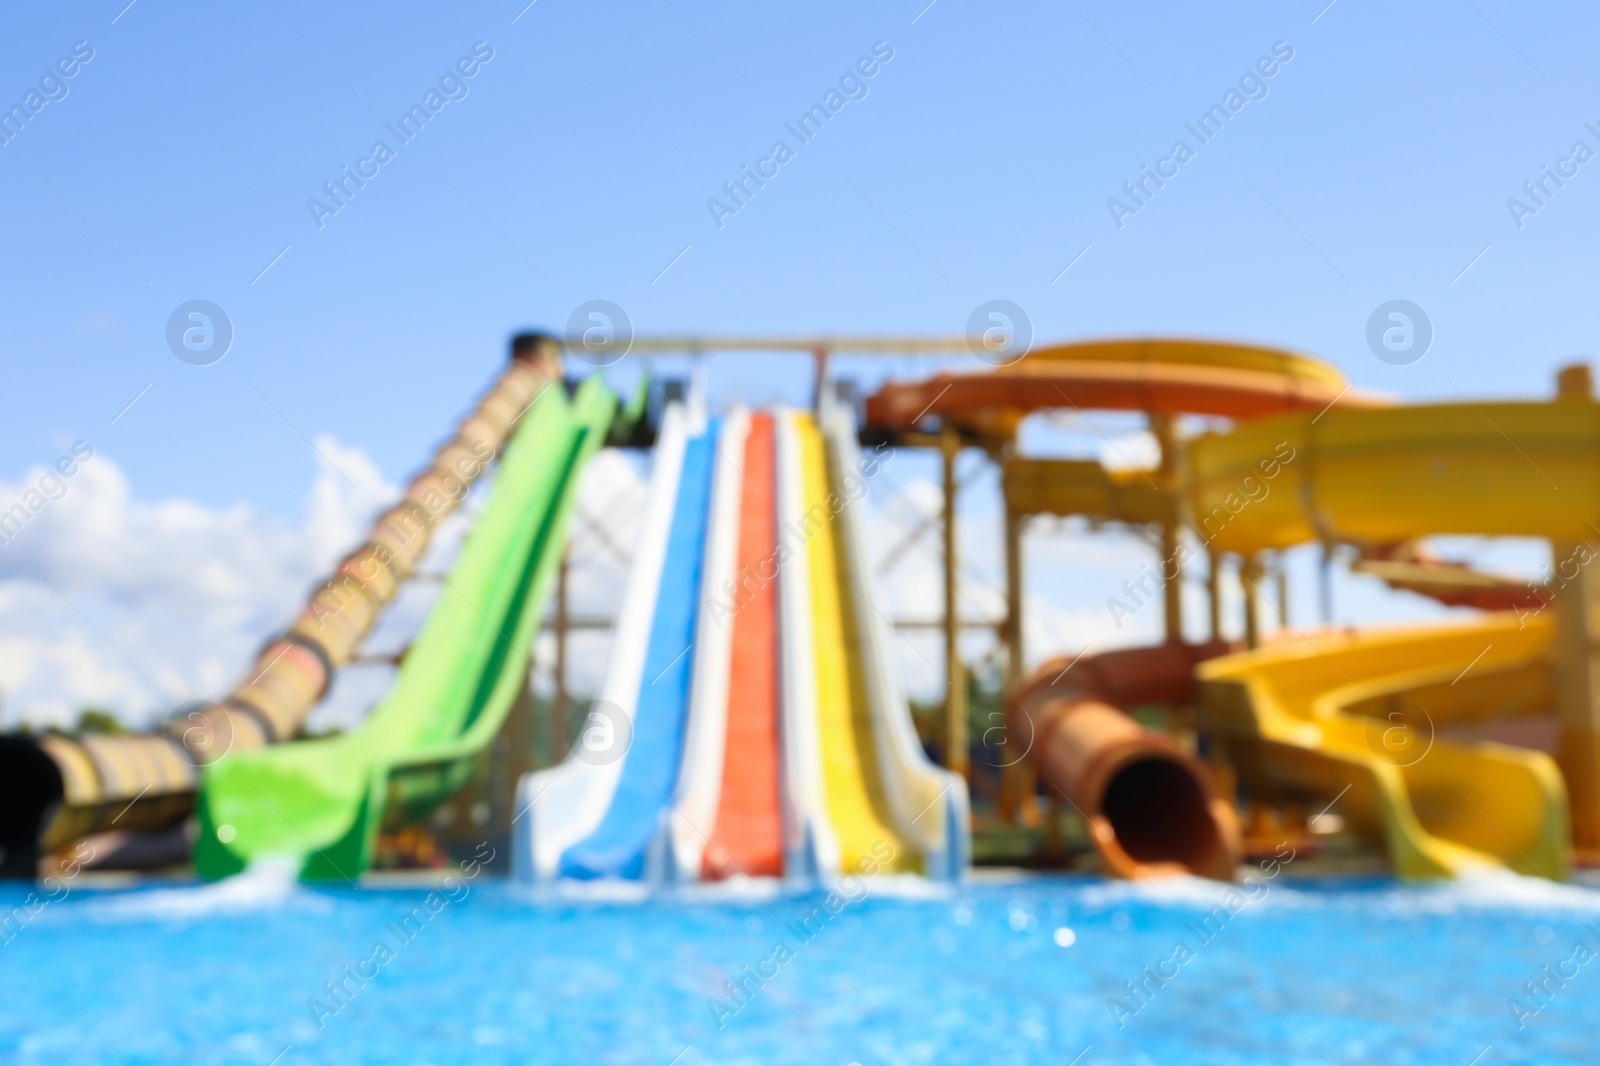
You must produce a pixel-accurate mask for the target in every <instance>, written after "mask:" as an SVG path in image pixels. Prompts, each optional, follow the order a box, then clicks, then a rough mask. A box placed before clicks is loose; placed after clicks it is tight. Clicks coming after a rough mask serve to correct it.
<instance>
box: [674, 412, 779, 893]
mask: <svg viewBox="0 0 1600 1066" xmlns="http://www.w3.org/2000/svg"><path fill="white" fill-rule="evenodd" d="M717 450H718V452H719V459H718V463H717V470H716V474H715V476H714V477H713V479H712V489H711V517H710V529H709V531H708V533H707V536H706V552H705V576H704V578H703V587H704V594H703V596H702V597H701V602H700V617H699V620H698V622H697V633H698V635H697V638H696V641H695V649H694V676H693V680H692V682H691V687H690V695H689V719H688V725H687V729H686V731H685V736H684V745H683V748H684V750H683V764H682V767H681V769H680V771H679V774H678V785H677V789H676V791H675V794H674V796H673V800H672V804H671V805H670V807H669V808H668V809H667V810H666V811H665V812H663V824H662V830H661V837H660V846H661V847H662V848H663V850H664V853H665V860H666V861H665V862H664V863H663V865H662V870H663V876H664V877H665V878H667V879H669V880H673V881H680V882H688V881H696V880H702V879H703V880H722V879H725V878H728V877H732V876H739V877H743V878H750V877H777V876H780V875H782V873H783V823H782V818H781V815H780V808H779V799H778V795H779V785H780V778H779V774H778V702H777V695H778V689H777V685H778V679H777V659H776V652H777V631H776V618H775V608H776V590H775V588H774V587H773V578H775V577H776V573H775V572H774V571H772V570H771V568H772V567H774V566H776V559H775V554H774V547H775V540H774V532H775V530H774V524H775V518H774V514H773V500H772V478H773V470H772V466H773V464H772V417H771V416H770V415H767V414H757V415H755V416H751V415H749V414H747V413H746V412H744V411H742V410H735V411H733V412H731V413H730V414H729V415H728V416H727V417H726V418H725V419H724V420H723V429H722V435H721V437H720V439H719V440H718V442H717ZM764 567H765V568H766V573H765V576H763V568H764Z"/></svg>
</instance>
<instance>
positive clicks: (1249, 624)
mask: <svg viewBox="0 0 1600 1066" xmlns="http://www.w3.org/2000/svg"><path fill="white" fill-rule="evenodd" d="M1239 584H1240V585H1241V586H1243V588H1242V591H1243V592H1244V644H1245V647H1247V648H1259V647H1261V604H1260V599H1261V597H1260V596H1259V595H1258V591H1257V590H1259V589H1260V587H1261V557H1260V556H1258V555H1256V554H1255V553H1254V552H1252V553H1251V554H1249V555H1246V556H1245V557H1244V558H1243V559H1241V560H1240V561H1239Z"/></svg>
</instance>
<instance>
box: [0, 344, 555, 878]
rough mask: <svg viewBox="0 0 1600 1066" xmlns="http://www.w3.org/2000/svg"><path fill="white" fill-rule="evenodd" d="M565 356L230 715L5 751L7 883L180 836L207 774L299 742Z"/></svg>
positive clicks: (452, 444) (472, 445)
mask: <svg viewBox="0 0 1600 1066" xmlns="http://www.w3.org/2000/svg"><path fill="white" fill-rule="evenodd" d="M558 353H559V347H554V346H553V342H551V341H549V340H548V339H547V338H543V337H540V336H537V335H533V334H525V335H522V336H519V337H517V338H515V339H514V340H513V342H512V358H511V362H510V365H509V366H508V367H507V368H506V370H505V372H504V373H502V374H501V375H500V377H499V378H498V379H496V381H495V382H494V384H493V385H492V386H491V387H490V388H489V389H488V391H486V392H485V393H484V394H483V396H482V397H481V398H480V399H479V400H478V402H477V404H476V405H475V406H474V407H473V409H472V411H471V412H470V413H469V414H468V415H467V416H466V417H465V418H464V419H462V421H461V423H460V424H459V425H458V426H457V427H456V431H455V433H454V435H453V436H452V437H451V438H450V439H449V440H447V441H446V442H445V443H444V444H443V445H441V446H440V447H439V449H438V450H437V452H436V453H435V454H434V457H433V459H432V461H431V462H430V464H429V465H428V466H427V467H426V468H425V469H424V470H423V471H422V472H421V473H419V474H418V475H417V476H416V477H415V478H413V479H412V481H411V483H410V484H409V485H408V486H407V488H406V491H405V495H404V498H403V499H402V500H401V501H400V502H399V503H398V504H396V505H395V506H393V507H391V508H389V509H388V510H387V511H385V512H383V513H382V514H381V515H379V516H378V518H377V519H376V521H375V522H374V523H373V526H372V529H371V531H370V532H369V533H368V534H367V539H366V542H365V543H364V544H362V545H361V546H360V547H359V548H357V549H356V550H355V551H354V552H352V553H351V554H350V555H348V556H346V557H345V558H344V559H343V560H341V561H340V563H339V565H338V567H337V569H336V570H335V571H334V573H333V574H332V576H330V577H329V578H328V580H327V581H325V582H323V583H322V584H321V585H319V586H318V587H317V588H316V589H315V590H314V591H313V593H312V594H311V596H310V598H309V600H308V601H307V603H306V606H305V608H304V610H302V611H301V613H300V615H299V617H297V618H296V619H295V621H294V623H293V624H292V625H291V626H290V627H289V629H287V630H286V631H284V632H283V633H281V634H279V635H278V636H277V637H275V638H273V639H272V640H269V641H267V642H266V643H265V644H264V645H263V646H262V649H261V651H260V653H259V654H258V655H257V656H256V659H255V662H254V664H253V665H252V666H251V667H250V670H249V671H248V672H247V673H246V674H245V675H244V676H243V677H242V678H240V680H239V683H238V684H237V685H236V686H235V687H234V689H233V691H232V692H231V693H230V694H229V695H228V696H227V697H226V698H224V699H223V700H222V701H220V702H208V703H204V704H199V705H195V704H190V705H187V708H188V709H186V710H185V711H184V712H181V713H180V715H178V716H176V717H175V718H174V720H173V721H172V722H171V723H170V729H169V730H168V731H167V732H165V733H158V734H154V735H129V736H114V737H112V736H95V737H76V738H74V737H67V736H59V735H49V736H45V737H42V738H40V739H39V740H38V741H37V743H35V742H32V741H21V740H17V739H14V738H0V853H3V855H0V876H10V875H13V874H15V875H16V876H24V877H32V876H33V873H34V867H35V865H36V859H37V856H38V854H39V853H40V852H41V851H42V852H50V851H55V850H59V849H62V848H64V847H66V846H67V845H69V844H70V843H71V842H72V841H73V840H76V839H78V838H79V837H82V836H84V835H86V834H90V833H94V832H100V831H104V830H106V829H108V828H110V827H111V826H112V825H115V826H116V828H118V829H121V830H127V829H132V830H162V829H166V828H168V827H172V826H176V825H179V824H181V823H182V821H183V820H184V819H185V818H187V817H188V816H189V814H190V812H191V811H192V810H193V807H194V792H195V789H196V787H197V786H198V784H199V780H200V772H199V766H200V765H202V764H204V763H207V762H210V761H212V760H213V759H216V758H217V757H219V756H220V755H222V754H225V753H227V752H231V751H242V750H246V749H252V748H258V747H262V746H264V745H266V744H274V743H278V742H280V741H283V740H287V739H288V738H289V737H291V736H293V735H294V732H295V730H296V728H297V727H298V726H299V724H300V722H301V721H302V720H303V719H304V717H305V715H306V714H307V713H308V712H309V711H310V709H311V708H312V707H313V706H314V705H315V704H316V702H317V701H318V700H319V699H320V698H321V697H322V694H323V693H324V692H325V691H327V688H328V685H329V684H330V682H331V678H332V674H333V671H334V670H335V669H337V668H338V667H340V666H342V665H344V664H345V663H346V662H348V661H349V659H350V657H351V656H352V655H353V654H354V653H355V651H356V648H357V647H358V646H359V644H360V642H361V640H362V638H363V637H364V636H365V635H366V634H367V632H368V631H369V630H370V629H371V627H372V625H373V623H374V622H375V621H376V619H377V618H378V616H379V615H380V614H381V613H382V611H383V609H384V608H385V606H386V605H387V604H388V603H389V601H390V600H392V599H393V597H394V595H395V593H396V590H397V588H398V586H399V584H400V582H402V581H404V580H405V579H406V577H408V576H409V575H410V573H411V572H412V570H413V569H414V568H415V566H416V563H417V560H418V559H420V558H421V556H422V554H423V552H424V551H425V550H426V549H427V547H428V544H429V541H430V539H431V536H432V532H433V530H434V528H435V527H436V526H437V525H438V523H439V521H440V520H441V519H442V518H443V517H444V516H445V515H447V514H449V513H450V512H451V511H452V510H453V509H454V508H455V506H456V505H457V504H458V503H459V502H460V501H461V499H462V498H463V497H464V496H465V495H466V493H467V490H468V489H469V488H470V487H471V485H472V483H473V482H474V481H475V480H476V479H477V478H478V477H479V476H481V474H482V473H483V471H484V470H485V469H487V468H488V465H489V464H488V460H490V459H492V458H493V457H494V455H495V454H496V453H497V452H499V450H500V448H501V446H502V445H503V443H504V442H505V439H506V437H507V435H508V434H509V433H510V431H511V428H512V426H513V425H514V424H515V423H516V421H517V419H518V418H519V417H520V415H521V414H522V412H523V411H524V409H526V407H527V405H528V403H529V401H531V400H532V399H533V398H534V396H535V395H537V394H538V393H539V391H540V390H542V389H544V388H546V387H548V386H549V385H550V384H551V383H552V382H554V381H556V380H557V379H558V378H559V376H560V367H559V363H558V362H557V356H558Z"/></svg>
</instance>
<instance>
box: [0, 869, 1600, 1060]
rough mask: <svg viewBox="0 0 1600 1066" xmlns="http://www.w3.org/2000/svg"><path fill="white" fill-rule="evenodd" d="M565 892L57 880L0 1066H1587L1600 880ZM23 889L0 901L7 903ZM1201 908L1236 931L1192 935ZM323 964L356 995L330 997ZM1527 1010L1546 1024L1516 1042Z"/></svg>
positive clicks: (18, 975)
mask: <svg viewBox="0 0 1600 1066" xmlns="http://www.w3.org/2000/svg"><path fill="white" fill-rule="evenodd" d="M570 891H578V892H581V893H582V895H577V896H574V895H571V894H568V895H553V896H544V897H541V898H532V897H529V896H527V895H525V894H523V893H522V892H520V891H519V890H518V889H515V888H513V887H511V886H509V885H506V884H504V883H502V882H491V881H490V880H489V879H488V878H487V877H486V876H484V877H479V878H478V879H477V880H475V881H472V882H470V883H464V882H453V883H452V885H451V887H450V889H449V892H448V895H447V894H446V893H445V890H440V894H439V895H437V896H436V897H435V898H434V900H433V901H432V902H433V910H432V912H431V913H430V911H429V902H428V899H427V896H428V890H427V889H424V888H412V887H407V888H362V889H360V890H353V889H350V888H343V889H340V890H332V889H326V890H325V889H311V888H305V887H297V886H293V885H289V884H286V883H283V882H281V881H279V880H277V879H274V878H270V877H264V876H263V877H257V876H256V875H254V874H252V875H250V876H249V877H247V878H242V879H236V880H235V881H233V882H229V883H225V884H222V885H214V886H167V887H159V886H157V887H144V888H138V889H132V890H124V891H108V890H89V889H87V888H84V887H75V888H73V890H72V891H71V894H70V895H68V896H67V897H66V898H64V899H62V900H60V901H59V902H55V903H50V904H48V905H47V906H45V907H44V908H43V909H42V910H39V911H38V912H37V914H35V915H34V916H33V917H32V919H31V921H28V922H27V924H26V925H25V926H23V927H21V928H15V927H13V928H10V929H8V930H7V932H6V933H5V934H4V936H0V941H4V942H0V989H3V990H4V995H0V1061H3V1062H6V1063H51V1064H55V1063H83V1064H101V1063H104V1064H108V1066H118V1064H124V1063H132V1064H137V1066H144V1064H147V1063H175V1062H185V1063H261V1064H267V1063H271V1062H273V1061H274V1058H275V1057H277V1056H280V1055H281V1058H278V1062H280V1063H281V1064H282V1066H296V1064H308V1063H329V1064H332V1063H338V1064H350V1063H408V1064H411V1063H437V1064H441V1066H443V1064H458V1063H485V1064H516V1063H521V1062H525V1061H526V1062H535V1063H547V1062H561V1063H567V1062H573V1063H647V1064H650V1063H653V1064H658V1066H669V1064H671V1063H673V1062H674V1061H675V1057H676V1062H677V1063H679V1064H681V1066H690V1064H695V1063H751V1064H758V1063H759V1064H767V1063H837V1064H839V1066H845V1064H848V1063H859V1064H862V1066H871V1064H877V1063H914V1064H920V1063H924V1062H926V1063H937V1064H945V1063H1055V1064H1068V1063H1072V1062H1074V1061H1075V1057H1076V1056H1080V1055H1081V1058H1077V1059H1076V1061H1077V1062H1079V1063H1081V1064H1082V1066H1091V1064H1095V1063H1119V1064H1120V1063H1156V1064H1163V1066H1165V1064H1169V1063H1197V1064H1204V1063H1216V1064H1223V1063H1228V1064H1232V1063H1305V1064H1311V1066H1326V1064H1329V1063H1333V1064H1344V1063H1451V1064H1457V1066H1467V1064H1468V1063H1471V1062H1473V1061H1474V1057H1475V1056H1480V1055H1481V1056H1482V1057H1481V1058H1480V1059H1478V1060H1477V1061H1478V1062H1479V1063H1481V1064H1482V1066H1491V1064H1501V1063H1508V1062H1522V1063H1580V1062H1586V1063H1593V1062H1595V1061H1597V1060H1600V1049H1597V1043H1600V1031H1597V1030H1600V960H1596V961H1593V962H1589V961H1583V962H1580V961H1575V953H1574V951H1573V945H1574V944H1575V942H1577V941H1579V940H1580V939H1581V940H1584V941H1586V942H1587V944H1589V945H1590V946H1592V947H1593V948H1595V949H1596V950H1600V934H1597V933H1595V932H1593V931H1591V930H1590V929H1589V928H1587V927H1586V923H1589V922H1593V923H1594V924H1595V926H1596V928H1600V891H1596V890H1594V889H1586V888H1580V887H1574V886H1555V885H1548V884H1544V883H1536V882H1529V881H1521V880H1511V881H1497V882H1488V883H1480V884H1476V885H1470V886H1451V887H1445V888H1414V887H1401V886H1397V885H1394V884H1391V883H1387V882H1373V881H1368V882H1360V883H1351V882H1340V883H1338V884H1329V883H1315V884H1306V883H1292V882H1290V881H1289V880H1288V879H1287V878H1286V877H1280V878H1279V879H1278V880H1276V881H1274V882H1272V883H1270V885H1268V886H1267V887H1266V889H1265V890H1264V891H1263V890H1257V891H1256V895H1257V898H1256V899H1254V900H1251V901H1247V902H1246V903H1244V905H1243V906H1242V908H1240V909H1238V912H1237V913H1236V914H1230V913H1229V911H1228V907H1227V903H1228V902H1229V901H1227V900H1225V899H1224V896H1223V892H1224V889H1223V888H1222V887H1221V886H1216V885H1211V884H1204V883H1199V882H1178V883H1170V884H1165V885H1162V886H1154V887H1152V886H1135V885H1126V884H1107V883H1104V882H1098V881H1094V880H1089V879H1082V878H1065V877H1052V878H1030V879H1025V880H1024V879H1014V880H992V879H986V880H980V881H978V882H975V883H970V884H966V885H962V886H958V887H953V888H948V889H940V888H935V887H931V886H927V885H922V884H918V883H915V882H907V881H890V880H889V879H888V878H887V877H886V876H885V877H880V878H878V879H877V881H876V882H872V883H864V884H863V885H862V886H861V891H862V892H864V893H865V896H864V897H863V898H860V899H859V900H857V901H855V902H850V903H848V904H846V905H843V906H842V909H841V910H840V911H839V913H838V914H837V915H832V916H829V917H827V918H826V919H824V918H822V917H818V916H817V915H816V910H817V908H818V906H819V905H821V904H822V897H821V896H819V895H815V894H811V895H804V896H797V895H781V894H778V893H776V891H773V892H762V891H759V890H757V891H752V890H750V889H748V888H747V889H745V890H743V892H742V895H739V896H729V895H726V894H723V895H721V896H715V895H704V894H700V895H689V896H680V897H676V898H671V899H661V898H657V899H655V900H650V901H644V900H641V899H637V898H632V897H629V896H626V895H622V894H621V892H622V891H623V890H619V889H615V888H611V887H608V886H606V885H604V884H594V885H585V886H582V887H581V888H580V889H575V890H570ZM724 891H725V892H726V891H731V890H724ZM450 897H454V898H453V899H452V898H450ZM22 901H23V890H21V889H19V888H17V887H16V886H7V887H4V888H0V902H3V904H4V909H3V910H0V914H4V913H10V911H11V908H13V907H16V906H17V905H19V904H20V903H21V902H22ZM835 902H838V901H835ZM1232 902H1233V903H1235V904H1237V903H1238V898H1237V897H1235V898H1234V899H1233V900H1232ZM1219 906H1220V907H1222V911H1221V913H1222V914H1223V915H1225V916H1226V920H1224V919H1220V918H1215V917H1213V918H1212V919H1211V923H1212V924H1211V926H1210V927H1209V928H1208V929H1207V935H1206V936H1204V937H1203V936H1201V935H1200V934H1198V933H1197V932H1196V926H1197V925H1198V924H1199V923H1201V922H1202V921H1203V920H1204V919H1205V918H1206V916H1207V915H1210V914H1212V912H1213V911H1214V910H1215V909H1216V908H1217V907H1219ZM808 914H809V915H811V916H812V917H811V918H810V920H809V923H808V924H807V925H806V926H805V927H804V928H799V927H798V926H797V924H796V923H798V922H799V921H800V920H801V919H802V918H803V917H804V916H806V915H808ZM408 915H409V916H411V917H410V919H409V920H410V928H409V929H407V930H405V931H404V932H397V929H399V928H400V926H401V925H402V924H403V923H404V922H405V921H406V920H407V916H408ZM797 929H798V931H797ZM1066 930H1070V933H1069V932H1065V931H1066ZM6 937H9V939H6ZM1208 940H1209V942H1207V941H1208ZM1179 941H1183V942H1184V943H1186V944H1187V945H1188V947H1189V952H1187V953H1185V952H1176V953H1175V945H1176V944H1177V942H1179ZM379 942H382V943H384V944H385V945H387V947H386V948H385V949H384V951H382V952H376V951H375V950H374V949H375V946H376V944H378V943H379ZM780 943H781V944H783V945H785V949H784V950H781V951H780V950H777V945H778V944H780ZM1577 954H1579V955H1582V954H1584V953H1582V952H1579V953H1577ZM1186 955H1187V956H1188V957H1183V956H1186ZM1180 959H1181V961H1180ZM1546 965H1548V966H1550V967H1551V968H1552V971H1555V970H1557V969H1558V968H1559V969H1561V970H1564V971H1565V972H1566V973H1567V974H1568V975H1569V976H1567V977H1566V978H1564V979H1563V980H1564V981H1565V983H1564V985H1560V986H1558V985H1557V984H1556V983H1555V982H1554V981H1549V980H1547V981H1546V984H1547V987H1548V988H1549V989H1551V994H1550V995H1549V996H1548V997H1547V998H1546V1000H1545V1001H1544V1002H1543V1003H1541V1002H1539V1001H1538V1000H1534V999H1531V998H1528V997H1527V996H1526V993H1525V990H1524V988H1523V982H1524V981H1529V980H1541V979H1544V975H1543V972H1542V970H1541V967H1544V966H1546ZM346 966H348V967H350V968H351V969H352V970H356V971H360V972H364V973H366V974H367V976H366V977H365V978H364V980H365V984H364V986H359V985H357V984H356V983H355V981H354V980H353V979H347V978H345V973H346V972H347V971H345V970H344V969H343V967H346ZM746 966H748V967H750V968H751V970H752V971H755V970H760V971H762V972H764V973H766V974H767V975H769V979H768V980H766V982H765V984H764V985H762V986H757V985H756V983H755V979H753V978H746V979H745V983H746V987H747V988H750V989H753V990H754V994H753V995H752V996H750V997H748V1000H747V1002H744V1003H742V1004H741V1003H740V1002H738V1001H736V1000H733V999H729V998H727V996H726V989H725V987H724V981H727V980H730V979H738V978H742V977H744V974H745V971H744V969H743V968H744V967H746ZM1145 966H1151V967H1152V968H1153V969H1154V968H1159V969H1160V970H1161V971H1162V972H1164V973H1166V974H1169V975H1175V976H1170V977H1165V978H1162V980H1165V985H1164V986H1158V985H1157V984H1156V983H1155V981H1154V980H1148V981H1147V987H1148V988H1149V990H1150V991H1149V992H1148V993H1146V994H1145V996H1144V998H1142V999H1141V998H1133V997H1130V996H1129V994H1128V992H1127V989H1126V987H1125V986H1124V982H1127V981H1141V980H1147V979H1146V978H1145V977H1144V974H1143V968H1144V967H1145ZM341 978H345V985H346V988H347V989H349V990H350V992H349V994H348V995H347V996H345V997H343V1002H340V1001H339V1000H335V999H333V998H332V997H330V996H329V995H328V994H327V993H326V991H325V989H324V982H326V981H329V980H335V979H341ZM1518 994H1523V995H1524V1002H1525V1003H1526V1004H1527V1005H1528V1007H1529V1008H1530V1010H1531V1008H1532V1007H1538V1008H1539V1011H1538V1013H1537V1014H1532V1013H1528V1014H1526V1015H1524V1016H1523V1017H1522V1018H1521V1019H1520V1020H1521V1027H1520V1028H1519V1025H1518V1020H1517V1019H1516V1018H1514V1017H1513V1012H1512V1010H1511V1009H1510V1007H1509V1001H1510V1000H1511V998H1512V997H1513V996H1516V995H1518ZM313 999H315V1000H317V1001H319V1002H320V1004H321V1006H320V1008H319V1007H316V1006H313V1005H311V1004H310V1003H309V1001H312V1000H313ZM1114 1000H1120V1001H1121V1003H1122V1007H1121V1009H1120V1010H1119V1009H1118V1008H1117V1006H1116V1004H1115V1003H1113V1002H1112V1001H1114ZM711 1003H720V1004H721V1006H720V1007H719V1008H718V1009H717V1010H713V1008H712V1007H711V1006H710V1005H709V1004H711ZM335 1007H337V1010H334V1009H333V1008H335ZM1134 1007H1137V1010H1136V1011H1134V1010H1132V1009H1131V1008H1134ZM1119 1020H1120V1022H1121V1025H1120V1027H1119V1024H1118V1021H1119ZM1486 1047H1487V1048H1489V1049H1490V1050H1489V1051H1488V1052H1487V1053H1484V1049H1485V1048H1486ZM286 1048H287V1050H285V1049H286ZM1085 1048H1087V1051H1085V1050H1084V1049H1085ZM686 1049H687V1050H686Z"/></svg>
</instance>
